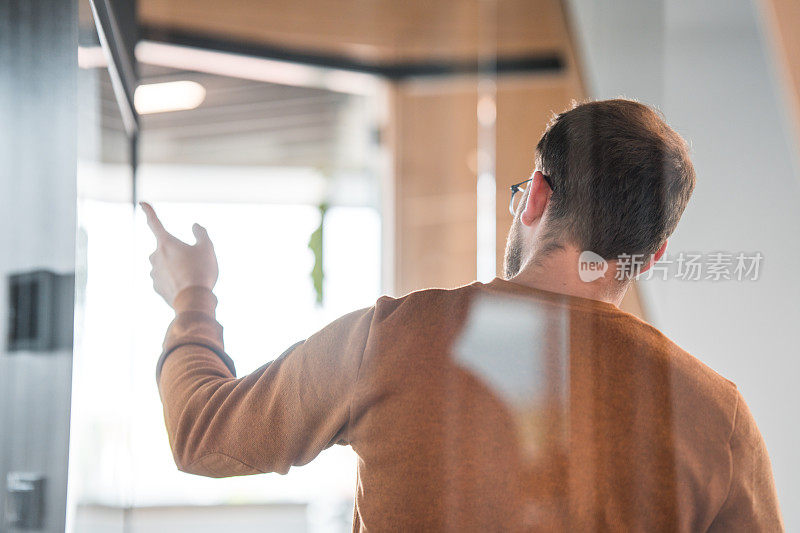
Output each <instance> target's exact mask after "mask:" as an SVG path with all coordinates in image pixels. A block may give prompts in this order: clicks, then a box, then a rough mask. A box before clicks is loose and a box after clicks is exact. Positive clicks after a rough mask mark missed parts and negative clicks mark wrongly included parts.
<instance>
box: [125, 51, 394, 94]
mask: <svg viewBox="0 0 800 533" xmlns="http://www.w3.org/2000/svg"><path fill="white" fill-rule="evenodd" d="M136 59H137V60H139V61H140V62H141V63H147V64H148V65H158V66H162V67H169V68H175V69H181V70H194V71H197V72H206V73H208V74H217V75H220V76H230V77H233V78H240V79H245V80H254V81H261V82H267V83H279V84H282V85H294V86H300V87H319V88H324V89H328V90H331V91H336V92H342V93H349V94H364V95H371V94H374V93H375V91H376V90H377V88H378V86H379V83H380V82H379V80H378V78H377V77H376V76H373V75H371V74H365V73H363V72H352V71H349V70H340V69H333V68H327V67H316V66H311V65H301V64H299V63H292V62H289V61H279V60H275V59H264V58H260V57H252V56H245V55H240V54H231V53H227V52H217V51H214V50H204V49H201V48H193V47H189V46H179V45H174V44H164V43H156V42H152V41H140V42H139V43H138V44H137V45H136Z"/></svg>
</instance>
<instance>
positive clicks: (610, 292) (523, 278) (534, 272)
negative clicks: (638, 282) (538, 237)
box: [509, 247, 627, 307]
mask: <svg viewBox="0 0 800 533" xmlns="http://www.w3.org/2000/svg"><path fill="white" fill-rule="evenodd" d="M579 256H580V252H579V251H578V250H576V249H574V248H571V247H570V248H565V249H559V250H556V251H553V252H550V253H548V254H547V255H546V256H545V257H543V258H540V259H538V260H536V261H534V260H533V258H530V259H529V260H528V262H527V263H526V264H525V265H524V266H523V268H522V269H521V270H520V272H519V273H518V274H517V275H516V276H514V277H512V278H510V279H509V281H512V282H514V283H517V284H519V285H525V286H527V287H533V288H535V289H540V290H544V291H549V292H556V293H559V294H567V295H570V296H578V297H580V298H588V299H590V300H599V301H601V302H608V303H610V304H613V305H616V306H617V307H619V304H620V302H622V298H623V296H625V292H626V290H627V285H620V283H619V282H618V281H616V280H615V279H614V267H613V265H612V264H609V267H608V270H606V275H605V276H604V277H603V278H600V279H597V280H595V281H592V282H585V281H583V280H581V278H580V275H579V274H578V257H579Z"/></svg>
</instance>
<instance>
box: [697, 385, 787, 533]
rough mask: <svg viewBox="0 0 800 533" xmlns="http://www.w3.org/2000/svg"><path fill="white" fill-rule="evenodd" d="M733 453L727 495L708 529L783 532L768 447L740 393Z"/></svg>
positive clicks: (731, 451) (731, 444)
mask: <svg viewBox="0 0 800 533" xmlns="http://www.w3.org/2000/svg"><path fill="white" fill-rule="evenodd" d="M730 453H731V483H730V489H729V491H728V497H727V499H726V500H725V503H724V504H723V505H722V508H721V509H720V511H719V513H718V514H717V516H716V518H715V519H714V521H713V523H712V524H711V527H710V528H709V531H711V532H716V531H720V532H721V531H752V532H759V531H764V532H767V531H768V532H774V531H784V526H783V520H782V518H781V511H780V508H779V506H778V497H777V494H776V491H775V481H774V480H773V477H772V466H771V465H770V460H769V456H768V455H767V448H766V446H765V444H764V439H763V438H762V437H761V433H760V432H759V431H758V427H757V426H756V422H755V419H754V418H753V415H752V414H751V413H750V409H748V407H747V404H746V403H745V402H744V398H742V396H741V393H739V395H738V404H737V407H736V414H735V419H734V426H733V433H732V434H731V439H730Z"/></svg>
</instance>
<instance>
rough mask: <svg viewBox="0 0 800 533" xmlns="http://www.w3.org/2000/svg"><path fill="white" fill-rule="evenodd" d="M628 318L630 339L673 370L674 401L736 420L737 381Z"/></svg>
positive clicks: (649, 326) (664, 335) (647, 324)
mask: <svg viewBox="0 0 800 533" xmlns="http://www.w3.org/2000/svg"><path fill="white" fill-rule="evenodd" d="M624 315H625V318H624V319H625V320H626V321H627V322H628V324H629V329H630V335H632V336H634V337H636V338H637V344H638V343H643V344H644V345H645V346H647V347H648V348H649V350H648V351H649V352H650V354H651V357H654V358H655V359H657V360H658V361H660V362H661V363H662V364H664V365H666V367H667V368H668V369H669V380H670V388H671V395H672V397H673V398H675V397H677V396H681V397H682V400H681V403H683V400H685V401H686V404H687V405H691V404H694V405H695V406H696V407H698V408H701V407H702V408H705V409H709V410H710V411H711V412H714V413H715V414H716V415H718V416H720V417H721V418H722V419H724V420H728V421H731V420H732V419H733V415H734V413H735V410H736V405H737V403H738V397H739V392H738V390H737V387H736V384H735V383H734V382H733V381H731V380H729V379H728V378H726V377H725V376H723V375H722V374H720V373H718V372H717V371H716V370H714V369H713V368H711V367H710V366H708V365H707V364H706V363H704V362H703V361H702V360H701V359H700V358H698V357H696V356H695V355H694V354H692V353H690V352H689V351H687V350H686V349H684V348H682V347H681V346H679V345H678V343H677V342H675V341H674V340H672V339H671V338H669V337H668V336H667V335H666V334H664V333H663V332H662V331H661V330H659V329H658V328H656V327H655V326H653V325H652V324H649V323H648V322H646V321H644V320H642V319H640V318H639V317H636V316H633V315H630V314H628V313H624ZM709 414H710V413H709Z"/></svg>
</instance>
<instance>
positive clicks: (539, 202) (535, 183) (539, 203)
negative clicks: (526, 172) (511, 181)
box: [520, 170, 553, 226]
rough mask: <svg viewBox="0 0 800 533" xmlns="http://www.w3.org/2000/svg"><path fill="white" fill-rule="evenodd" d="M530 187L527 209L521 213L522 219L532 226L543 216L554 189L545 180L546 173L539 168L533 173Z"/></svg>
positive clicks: (524, 222)
mask: <svg viewBox="0 0 800 533" xmlns="http://www.w3.org/2000/svg"><path fill="white" fill-rule="evenodd" d="M528 189H529V192H528V198H527V200H526V202H525V209H524V210H523V211H522V214H521V215H520V220H521V221H522V223H523V224H525V225H526V226H532V225H533V223H534V222H536V221H537V220H539V219H540V218H541V217H542V214H543V213H544V210H545V208H546V207H547V202H548V201H550V195H551V194H553V191H551V190H550V186H549V185H548V184H547V182H546V181H544V175H543V174H542V171H541V170H537V171H536V172H534V173H533V180H532V181H531V183H530V185H529V186H528Z"/></svg>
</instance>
